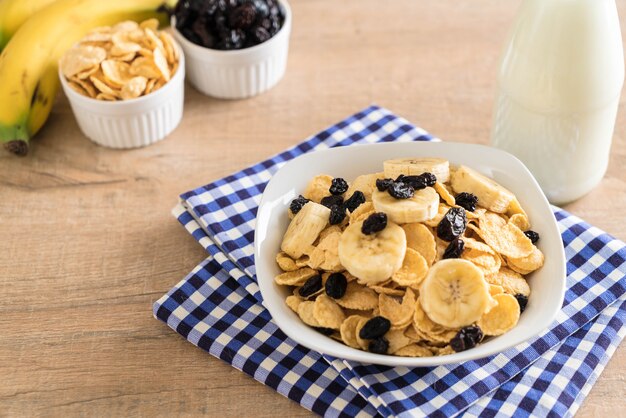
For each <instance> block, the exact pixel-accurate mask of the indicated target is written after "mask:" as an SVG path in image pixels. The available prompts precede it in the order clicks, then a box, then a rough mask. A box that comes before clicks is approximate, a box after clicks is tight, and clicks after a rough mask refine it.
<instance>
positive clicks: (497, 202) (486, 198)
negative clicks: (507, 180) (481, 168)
mask: <svg viewBox="0 0 626 418" xmlns="http://www.w3.org/2000/svg"><path fill="white" fill-rule="evenodd" d="M450 184H451V185H452V190H454V192H455V193H462V192H468V193H473V194H474V195H476V197H478V204H479V205H480V206H482V207H484V208H486V209H489V210H490V211H492V212H496V213H505V212H506V211H507V209H508V208H509V204H510V203H511V201H513V199H515V195H514V194H513V193H511V192H510V191H508V190H507V189H505V188H504V187H502V186H500V185H499V184H498V183H496V182H495V181H493V180H492V179H490V178H488V177H485V176H483V175H482V174H480V173H479V172H478V171H476V170H473V169H471V168H469V167H466V166H464V165H462V166H459V168H458V169H457V170H456V171H455V172H454V173H453V174H452V177H451V179H450Z"/></svg>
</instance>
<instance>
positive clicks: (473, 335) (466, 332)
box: [450, 325, 483, 353]
mask: <svg viewBox="0 0 626 418" xmlns="http://www.w3.org/2000/svg"><path fill="white" fill-rule="evenodd" d="M482 339H483V332H482V330H481V329H480V328H478V327H477V326H473V325H470V326H469V327H465V328H461V330H460V331H459V332H457V333H456V335H455V336H454V338H452V341H450V346H451V347H452V349H453V350H454V351H456V352H457V353H458V352H461V351H465V350H469V349H470V348H474V347H476V345H478V343H479V342H480V341H481V340H482Z"/></svg>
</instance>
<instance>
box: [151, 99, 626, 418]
mask: <svg viewBox="0 0 626 418" xmlns="http://www.w3.org/2000/svg"><path fill="white" fill-rule="evenodd" d="M415 140H436V138H434V137H432V136H431V135H429V134H428V133H426V132H425V131H423V130H421V129H419V128H416V127H414V126H413V125H411V124H409V123H408V122H407V121H406V120H404V119H402V118H399V117H397V116H395V115H393V114H392V113H391V112H389V111H387V110H385V109H381V108H379V107H376V106H372V107H369V108H367V109H365V110H364V111H362V112H359V113H357V114H356V115H354V116H352V117H350V118H348V119H346V120H344V121H342V122H340V123H338V124H337V125H334V126H332V127H330V128H328V129H327V130H325V131H323V132H321V133H320V134H318V135H315V136H313V137H311V138H309V139H308V140H306V141H305V142H303V143H302V144H299V145H297V146H296V147H293V148H291V149H289V150H287V151H285V152H283V153H281V154H279V155H277V156H275V157H272V158H271V159H269V160H266V161H264V162H261V163H259V164H256V165H254V166H252V167H248V168H246V169H244V170H242V171H240V172H238V173H235V174H233V175H231V176H228V177H226V178H224V179H220V180H218V181H216V182H213V183H211V184H208V185H206V186H203V187H201V188H199V189H196V190H193V191H191V192H188V193H185V194H183V195H182V196H181V204H180V205H178V206H177V207H176V208H175V209H174V215H175V216H176V217H177V218H178V220H179V221H180V222H181V223H182V224H183V225H184V226H185V228H186V229H187V230H188V232H189V233H191V234H192V235H193V236H194V238H196V239H197V240H198V241H199V242H200V244H202V245H203V246H204V248H205V249H206V250H207V251H208V253H209V254H210V256H209V257H208V258H207V259H206V260H205V261H204V262H203V263H201V264H200V265H199V266H198V267H197V268H196V269H194V271H193V272H192V273H190V274H189V275H188V276H187V277H186V278H185V279H183V280H182V281H181V282H180V283H179V284H178V285H176V286H175V287H174V288H173V289H172V290H171V291H170V292H168V294H166V295H165V296H163V297H162V298H161V299H160V300H159V301H157V302H156V303H155V305H154V314H155V316H156V317H157V318H159V319H161V320H163V321H165V322H166V323H167V324H168V325H169V326H170V327H172V328H173V329H174V330H176V331H177V332H178V333H180V334H181V335H182V336H183V337H185V338H187V339H188V340H189V341H190V342H192V343H193V344H196V345H198V346H200V347H201V348H203V349H205V350H207V351H209V352H210V353H211V354H213V355H215V356H216V357H219V358H221V359H223V360H224V361H227V362H229V363H230V364H232V365H233V366H234V367H236V368H239V369H241V370H243V371H244V372H245V373H247V374H249V375H251V376H253V377H254V378H255V379H257V380H259V381H261V382H262V383H264V384H266V385H268V386H270V387H272V388H274V389H275V390H277V391H278V392H279V393H281V394H283V395H285V396H287V397H289V398H290V399H293V400H295V401H296V402H299V403H300V404H301V405H302V406H304V407H306V408H308V409H310V410H312V411H315V412H316V413H319V414H321V415H328V416H355V415H357V414H360V415H363V416H375V415H382V416H414V415H433V416H454V415H457V414H460V413H463V414H465V415H468V416H473V415H475V416H489V415H495V414H497V413H498V412H501V413H504V414H507V415H510V414H511V413H513V412H517V413H520V414H522V415H527V414H536V415H547V414H555V415H557V416H567V415H573V414H574V413H575V411H576V410H577V408H578V407H579V406H580V404H581V402H582V400H583V399H584V397H585V396H586V394H587V393H588V392H589V390H590V388H591V385H592V384H593V383H594V382H595V380H596V379H597V377H598V375H599V374H600V373H601V371H602V369H603V368H604V366H605V365H606V363H607V361H608V359H609V358H610V356H611V355H612V353H613V352H614V350H615V348H616V347H617V345H618V344H619V342H620V341H621V340H622V338H623V337H624V334H625V333H626V328H625V327H624V322H625V321H626V296H625V293H626V245H625V244H624V243H622V242H620V241H618V240H615V239H613V238H612V237H610V236H609V235H607V234H606V233H604V232H602V231H600V230H598V229H597V228H594V227H592V226H590V225H588V224H586V223H584V222H583V221H581V220H580V219H578V218H576V217H575V216H573V215H570V214H568V213H567V212H565V211H562V210H559V209H557V208H554V211H555V216H556V218H557V221H558V223H559V226H560V228H561V233H562V237H563V242H564V245H565V252H566V258H567V260H568V264H567V273H568V278H567V292H566V297H565V302H564V305H563V308H562V310H561V312H560V313H559V315H558V317H557V319H556V321H555V322H554V323H553V324H552V326H551V327H550V328H549V329H548V330H546V331H545V332H543V333H542V334H541V335H539V336H538V337H536V338H535V339H533V340H532V341H529V342H527V343H524V344H521V345H519V346H517V347H514V348H511V349H509V350H507V351H505V352H503V353H500V354H497V355H494V356H491V357H488V358H485V359H481V360H476V361H470V362H465V363H462V364H455V365H448V366H440V367H434V368H414V369H410V368H401V367H395V368H392V367H383V366H375V365H362V364H358V363H354V362H351V361H346V360H341V359H335V358H331V357H329V356H321V355H320V354H319V353H315V352H313V351H311V350H308V349H306V348H304V347H302V346H299V345H297V344H296V343H295V342H293V341H292V340H290V339H288V338H287V337H286V336H285V335H284V334H283V333H282V332H281V331H280V329H278V328H277V327H276V325H275V324H274V322H273V321H272V319H271V317H270V316H269V314H268V312H267V311H266V310H265V309H264V308H263V306H262V299H261V295H260V292H259V288H258V285H257V283H256V278H255V268H254V260H253V237H254V223H255V217H256V209H257V207H258V203H259V201H260V196H261V193H262V191H263V189H264V187H265V185H266V184H267V182H268V181H269V179H270V178H271V176H272V174H273V173H274V172H275V171H276V170H277V169H278V168H279V167H280V166H281V165H282V164H283V163H284V162H285V161H287V160H289V159H291V158H294V157H296V156H298V155H300V154H302V153H304V152H308V151H311V150H317V149H323V148H328V147H332V146H346V145H349V144H352V143H367V142H381V141H415Z"/></svg>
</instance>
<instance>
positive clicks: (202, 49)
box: [170, 0, 292, 57]
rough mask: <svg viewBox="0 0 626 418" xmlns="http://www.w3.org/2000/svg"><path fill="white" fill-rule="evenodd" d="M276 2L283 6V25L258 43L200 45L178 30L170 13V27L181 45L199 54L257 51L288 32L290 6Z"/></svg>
mask: <svg viewBox="0 0 626 418" xmlns="http://www.w3.org/2000/svg"><path fill="white" fill-rule="evenodd" d="M278 2H279V3H280V4H281V5H282V6H283V8H284V10H285V20H284V21H283V25H282V26H281V27H280V29H279V30H278V32H276V33H275V34H274V36H272V37H271V38H270V39H268V40H267V41H265V42H261V43H260V44H257V45H254V46H250V47H247V48H242V49H232V50H222V49H213V48H207V47H205V46H202V45H198V44H195V43H193V42H191V41H190V40H189V39H187V38H186V37H185V36H184V35H183V34H182V33H180V31H179V30H178V29H177V28H176V16H174V15H172V17H171V18H170V28H171V29H172V32H174V35H176V37H177V38H178V40H179V42H180V43H181V44H183V47H185V48H189V49H190V50H191V51H193V52H197V53H199V54H205V55H214V56H216V57H226V56H228V57H236V56H242V55H248V54H252V53H254V52H257V51H259V50H261V49H263V48H271V46H272V45H273V44H275V43H277V42H279V40H280V38H282V37H283V36H284V34H285V32H289V31H290V28H291V19H292V17H291V6H290V5H289V3H288V2H287V0H278Z"/></svg>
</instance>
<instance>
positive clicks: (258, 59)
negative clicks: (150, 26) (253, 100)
mask: <svg viewBox="0 0 626 418" xmlns="http://www.w3.org/2000/svg"><path fill="white" fill-rule="evenodd" d="M279 3H280V4H281V6H282V8H283V11H284V13H285V21H284V22H283V26H282V27H281V28H280V30H279V31H278V32H277V33H276V34H275V35H274V36H272V37H271V38H270V39H268V40H267V41H266V42H263V43H261V44H259V45H255V46H253V47H250V48H244V49H237V50H233V51H222V50H217V49H210V48H205V47H203V46H200V45H196V44H194V43H193V42H191V41H189V40H187V38H185V37H184V36H183V35H182V34H181V33H180V32H179V31H178V30H177V29H176V20H175V18H174V17H172V21H171V26H172V30H173V33H174V38H175V39H176V40H177V41H178V43H179V44H180V45H181V46H182V48H183V51H185V55H186V56H187V77H189V81H190V82H191V84H192V85H193V86H194V87H195V88H196V89H197V90H199V91H200V92H202V93H204V94H206V95H208V96H212V97H217V98H220V99H244V98H246V97H251V96H256V95H257V94H260V93H263V92H264V91H266V90H269V89H270V88H272V87H274V86H275V85H276V84H277V83H278V82H279V81H280V80H281V78H283V76H284V75H285V69H286V68H287V54H288V51H289V35H290V33H291V9H290V7H289V4H288V3H287V2H286V1H285V0H280V1H279Z"/></svg>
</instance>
